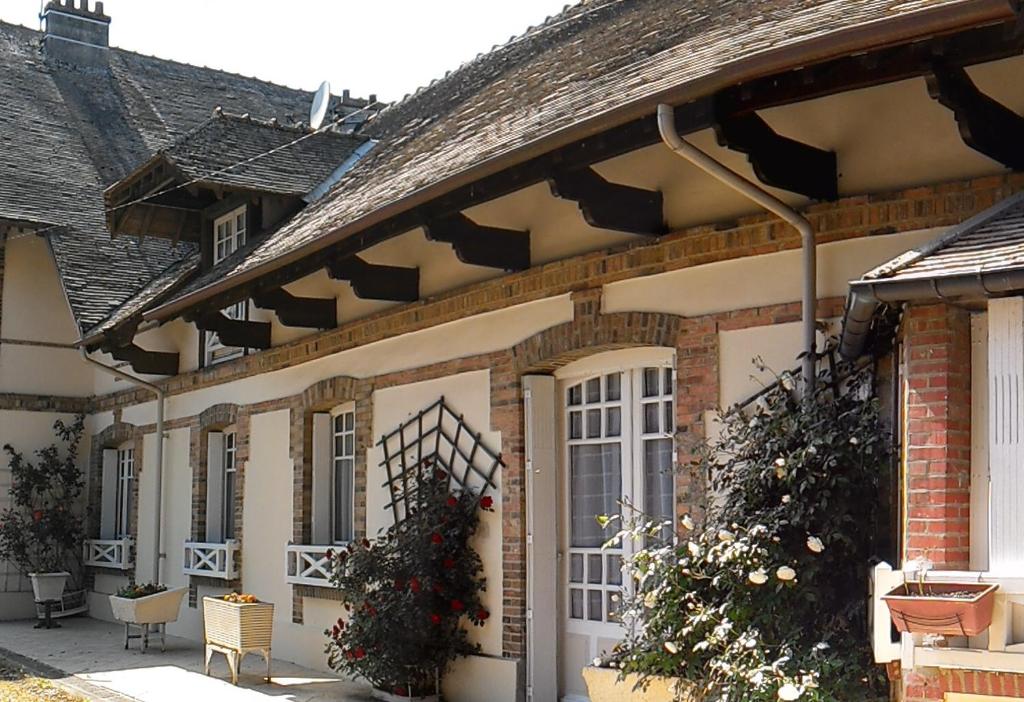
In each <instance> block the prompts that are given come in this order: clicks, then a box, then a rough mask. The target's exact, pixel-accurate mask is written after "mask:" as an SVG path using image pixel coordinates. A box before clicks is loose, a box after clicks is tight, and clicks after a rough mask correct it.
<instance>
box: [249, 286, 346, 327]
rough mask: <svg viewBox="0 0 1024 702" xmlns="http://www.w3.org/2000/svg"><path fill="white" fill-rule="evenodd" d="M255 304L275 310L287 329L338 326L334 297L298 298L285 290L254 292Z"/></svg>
mask: <svg viewBox="0 0 1024 702" xmlns="http://www.w3.org/2000/svg"><path fill="white" fill-rule="evenodd" d="M252 301H253V303H254V304H255V305H256V306H257V307H260V308H262V309H265V310H273V311H274V314H276V315H277V318H278V319H279V320H280V321H281V324H283V325H285V326H286V327H311V328H314V329H333V328H334V327H336V326H338V302H337V300H335V299H334V298H333V297H331V298H326V297H298V296H296V295H292V294H291V293H290V292H288V291H287V290H285V289H284V288H275V289H273V290H264V291H258V292H254V293H253V296H252Z"/></svg>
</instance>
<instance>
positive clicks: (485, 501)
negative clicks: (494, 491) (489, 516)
mask: <svg viewBox="0 0 1024 702" xmlns="http://www.w3.org/2000/svg"><path fill="white" fill-rule="evenodd" d="M480 506H481V507H483V508H484V509H490V508H491V507H493V506H494V499H493V498H492V497H491V496H490V495H488V496H486V497H482V498H480Z"/></svg>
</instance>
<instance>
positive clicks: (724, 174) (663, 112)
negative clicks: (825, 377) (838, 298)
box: [658, 104, 818, 393]
mask: <svg viewBox="0 0 1024 702" xmlns="http://www.w3.org/2000/svg"><path fill="white" fill-rule="evenodd" d="M658 131H660V132H661V139H662V141H664V142H665V145H666V146H668V147H669V148H670V149H672V150H673V151H674V152H675V153H676V154H678V155H679V156H681V157H683V158H685V159H686V160H687V161H689V162H690V163H692V164H693V165H695V166H696V167H697V168H699V169H701V170H702V171H704V172H705V173H707V174H708V175H710V176H712V177H714V178H716V179H718V180H719V181H721V182H722V183H724V184H725V185H727V186H729V187H730V188H732V189H733V190H735V191H736V192H738V193H740V194H741V195H743V196H744V197H746V198H747V199H749V200H752V201H753V202H755V203H757V204H758V205H760V206H761V207H763V208H764V209H766V210H768V211H769V212H771V213H772V214H775V215H777V216H778V217H780V218H782V219H783V220H785V221H786V222H788V223H789V224H791V225H792V226H793V228H795V229H796V230H797V231H798V232H799V233H800V240H801V242H802V244H803V249H802V250H803V295H802V321H803V349H804V357H803V359H802V361H801V364H800V367H801V377H802V379H803V382H804V387H805V388H807V391H808V393H813V392H814V383H815V360H816V358H817V344H816V329H815V314H816V312H817V302H818V291H817V266H818V262H817V250H816V244H817V242H816V240H815V236H814V228H813V227H812V226H811V223H810V222H809V221H808V220H807V218H805V217H804V216H803V215H802V214H800V213H799V212H797V211H796V210H794V209H793V208H792V207H790V206H789V205H787V204H786V203H784V202H783V201H782V200H780V199H778V198H777V197H775V196H774V195H772V194H771V193H769V192H767V191H766V190H764V189H762V188H761V187H759V186H757V185H755V184H754V183H751V182H750V181H749V180H747V179H746V178H744V177H742V176H741V175H739V174H738V173H736V172H735V171H733V170H731V169H729V168H726V167H725V166H724V165H722V164H721V163H719V162H718V161H716V160H715V159H714V158H712V157H711V156H709V155H708V154H706V153H704V152H703V151H701V150H700V149H698V148H697V147H695V146H693V145H691V144H689V143H687V142H686V141H684V140H683V138H682V137H680V136H679V132H678V131H677V130H676V123H675V110H674V109H673V108H672V106H671V105H665V104H662V105H658Z"/></svg>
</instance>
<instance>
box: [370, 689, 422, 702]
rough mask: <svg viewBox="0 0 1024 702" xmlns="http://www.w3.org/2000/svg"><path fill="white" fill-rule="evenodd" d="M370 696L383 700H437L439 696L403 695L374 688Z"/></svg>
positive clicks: (384, 701) (394, 701)
mask: <svg viewBox="0 0 1024 702" xmlns="http://www.w3.org/2000/svg"><path fill="white" fill-rule="evenodd" d="M370 697H372V698H373V699H375V700H382V702H437V701H438V699H439V697H438V696H437V695H426V696H425V697H403V696H402V695H396V694H394V693H393V692H388V691H387V690H378V689H377V688H373V690H372V691H371V692H370Z"/></svg>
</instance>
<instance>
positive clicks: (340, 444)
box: [334, 434, 345, 456]
mask: <svg viewBox="0 0 1024 702" xmlns="http://www.w3.org/2000/svg"><path fill="white" fill-rule="evenodd" d="M334 455H335V456H344V455H345V437H344V435H341V434H339V435H338V436H335V437H334Z"/></svg>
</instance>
